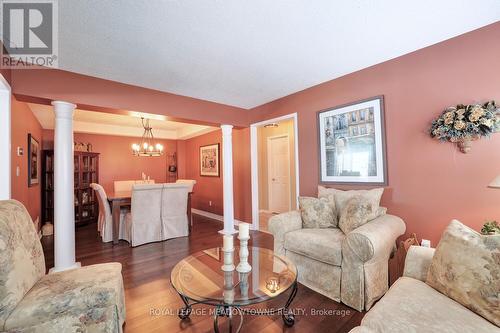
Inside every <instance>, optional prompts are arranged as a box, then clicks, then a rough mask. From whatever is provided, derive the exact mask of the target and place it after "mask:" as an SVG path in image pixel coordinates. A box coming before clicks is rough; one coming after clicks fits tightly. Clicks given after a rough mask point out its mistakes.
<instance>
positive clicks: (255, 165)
mask: <svg viewBox="0 0 500 333" xmlns="http://www.w3.org/2000/svg"><path fill="white" fill-rule="evenodd" d="M287 119H293V129H294V137H295V139H294V141H295V187H296V192H295V193H296V195H297V199H296V200H297V207H298V196H299V193H300V192H299V189H300V184H299V130H298V124H297V113H291V114H287V115H284V116H281V117H277V118H273V119H268V120H264V121H261V122H258V123H255V124H251V125H250V157H251V158H250V160H251V170H252V228H253V229H254V230H258V229H259V154H258V151H257V128H258V127H261V126H264V125H267V124H271V123H276V122H280V121H283V120H287Z"/></svg>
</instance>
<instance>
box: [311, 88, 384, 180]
mask: <svg viewBox="0 0 500 333" xmlns="http://www.w3.org/2000/svg"><path fill="white" fill-rule="evenodd" d="M318 131H319V160H320V161H319V169H320V170H319V172H320V182H321V183H336V184H370V185H387V163H386V149H385V126H384V98H383V96H377V97H372V98H368V99H364V100H361V101H357V102H354V103H349V104H345V105H341V106H337V107H334V108H331V109H327V110H323V111H320V112H318Z"/></svg>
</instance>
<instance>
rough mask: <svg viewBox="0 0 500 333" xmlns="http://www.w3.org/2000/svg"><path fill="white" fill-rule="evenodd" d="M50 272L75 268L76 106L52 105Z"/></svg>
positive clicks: (64, 103)
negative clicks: (52, 189) (52, 175)
mask: <svg viewBox="0 0 500 333" xmlns="http://www.w3.org/2000/svg"><path fill="white" fill-rule="evenodd" d="M52 105H53V106H54V113H55V128H54V264H55V265H54V268H52V269H51V270H50V271H51V272H60V271H64V270H68V269H72V268H76V267H79V266H80V264H79V263H77V262H76V261H75V206H74V205H75V202H74V193H75V192H74V173H73V170H74V166H73V113H74V109H75V107H76V105H74V104H71V103H67V102H61V101H54V102H52Z"/></svg>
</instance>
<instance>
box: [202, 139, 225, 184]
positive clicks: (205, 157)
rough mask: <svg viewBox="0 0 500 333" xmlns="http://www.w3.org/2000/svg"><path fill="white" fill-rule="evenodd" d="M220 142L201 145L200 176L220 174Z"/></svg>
mask: <svg viewBox="0 0 500 333" xmlns="http://www.w3.org/2000/svg"><path fill="white" fill-rule="evenodd" d="M219 164H220V150H219V144H218V143H216V144H213V145H208V146H201V147H200V176H207V177H219V176H220V165H219Z"/></svg>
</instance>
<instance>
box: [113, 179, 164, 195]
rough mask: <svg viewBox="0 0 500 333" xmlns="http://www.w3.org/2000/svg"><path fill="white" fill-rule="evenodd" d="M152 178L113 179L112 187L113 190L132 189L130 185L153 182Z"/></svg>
mask: <svg viewBox="0 0 500 333" xmlns="http://www.w3.org/2000/svg"><path fill="white" fill-rule="evenodd" d="M154 183H155V180H154V179H139V180H115V181H114V182H113V188H114V190H115V192H124V191H132V186H134V185H136V184H154Z"/></svg>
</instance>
